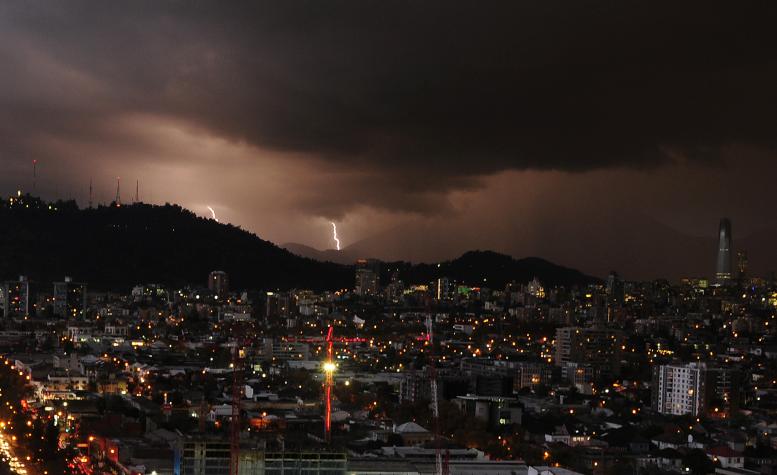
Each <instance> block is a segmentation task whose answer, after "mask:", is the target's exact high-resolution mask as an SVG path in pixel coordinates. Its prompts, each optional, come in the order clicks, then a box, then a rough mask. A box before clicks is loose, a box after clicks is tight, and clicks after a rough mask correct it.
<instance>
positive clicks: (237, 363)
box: [229, 325, 255, 475]
mask: <svg viewBox="0 0 777 475" xmlns="http://www.w3.org/2000/svg"><path fill="white" fill-rule="evenodd" d="M245 330H246V328H242V325H233V328H232V332H233V334H234V335H236V337H235V348H234V350H233V352H232V419H231V420H230V423H229V431H230V432H229V452H230V461H229V474H230V475H238V473H240V398H241V397H242V395H243V391H242V389H241V387H240V385H241V383H242V378H241V373H242V371H243V367H242V358H241V354H240V347H241V345H246V344H250V343H251V341H252V340H251V335H254V334H255V333H254V329H253V328H252V329H251V331H250V332H247V331H245Z"/></svg>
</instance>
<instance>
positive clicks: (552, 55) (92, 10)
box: [0, 0, 777, 216]
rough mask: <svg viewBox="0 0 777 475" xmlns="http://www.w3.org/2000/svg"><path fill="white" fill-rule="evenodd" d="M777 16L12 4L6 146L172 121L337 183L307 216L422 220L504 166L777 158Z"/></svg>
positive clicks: (314, 198) (105, 137)
mask: <svg viewBox="0 0 777 475" xmlns="http://www.w3.org/2000/svg"><path fill="white" fill-rule="evenodd" d="M775 20H777V16H776V15H775V10H774V6H773V5H772V4H771V3H769V2H763V3H759V2H666V3H664V2H655V1H649V2H626V1H622V2H612V1H607V2H604V1H602V2H573V1H547V0H542V1H534V2H529V1H524V2H515V1H504V2H489V1H476V2H475V1H473V2H451V1H440V2H437V1H428V0H427V1H386V0H380V1H369V0H354V1H318V0H317V1H307V2H300V1H289V0H284V1H275V2H216V1H214V2H185V1H170V2H160V1H158V0H155V1H146V2H100V1H94V2H53V1H52V2H29V1H25V2H21V1H20V2H6V3H5V4H4V5H2V6H0V27H1V29H0V42H1V43H2V45H1V46H0V55H1V56H0V59H2V60H3V61H4V64H5V65H4V70H5V71H4V74H3V75H2V77H0V86H1V87H2V91H0V105H2V110H1V111H0V136H2V138H3V139H4V140H5V145H4V147H5V149H4V150H3V153H4V155H5V156H25V157H28V156H35V155H36V154H44V153H45V154H48V155H56V153H57V145H58V144H59V143H60V141H61V140H64V139H65V138H66V140H67V141H70V142H73V141H76V142H77V141H79V140H83V141H95V140H98V141H100V142H101V145H102V146H103V147H104V148H105V150H110V149H111V148H112V147H113V148H116V147H119V148H137V149H141V150H142V149H143V146H142V144H136V143H132V141H133V138H132V137H127V136H125V135H124V134H123V133H122V131H121V130H117V128H116V125H115V121H116V119H117V118H118V117H125V116H128V115H132V114H137V115H141V116H142V115H147V116H150V117H162V118H166V119H168V120H175V121H180V122H181V123H184V124H189V125H190V126H191V127H193V128H194V129H195V130H197V131H198V133H202V134H210V135H213V136H217V137H222V138H228V139H229V140H232V141H235V142H238V143H245V144H247V145H250V146H253V147H256V148H257V149H263V150H275V151H284V152H292V153H295V154H299V155H302V156H307V157H310V158H311V159H314V160H315V162H311V163H315V167H316V168H318V167H322V168H331V170H333V172H335V173H336V172H337V171H341V172H342V173H343V174H344V175H342V176H343V178H340V179H335V178H333V183H335V184H337V185H339V186H336V187H334V188H333V189H330V190H329V192H328V194H327V198H326V199H322V197H321V196H318V195H304V194H303V198H301V199H300V203H301V206H304V207H305V208H306V209H308V210H309V211H311V212H314V213H321V214H324V215H328V216H332V215H334V214H336V213H338V212H339V213H342V212H343V210H346V209H348V208H349V206H353V203H355V202H358V203H360V204H364V205H367V206H374V207H377V208H389V209H391V208H396V209H400V210H411V211H422V212H430V211H432V210H434V209H444V208H446V198H445V193H447V192H449V191H451V190H457V189H462V188H464V189H471V188H473V187H477V186H478V183H479V182H478V177H481V176H483V175H486V174H491V173H495V172H498V171H503V170H508V169H554V170H564V171H586V170H592V169H601V168H610V167H653V166H657V165H661V164H663V163H665V162H667V161H671V160H675V159H677V158H678V157H679V158H681V159H688V160H691V161H694V160H698V161H707V162H708V161H714V160H715V157H716V156H717V153H718V151H719V149H720V148H721V147H723V146H727V145H729V144H732V143H734V144H737V143H743V144H747V145H753V146H761V147H772V146H773V145H774V140H775V134H774V131H775V126H777V115H775V113H774V111H775V110H776V109H775V107H776V106H777V91H776V89H775V87H774V84H775V83H776V82H777V67H776V66H777V65H776V64H775V62H776V61H777V58H776V57H775V55H774V53H773V51H774V46H775V41H774V31H773V25H774V24H775ZM310 173H311V174H315V173H316V170H311V171H310ZM327 200H328V201H327Z"/></svg>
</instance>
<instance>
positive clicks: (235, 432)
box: [229, 342, 241, 475]
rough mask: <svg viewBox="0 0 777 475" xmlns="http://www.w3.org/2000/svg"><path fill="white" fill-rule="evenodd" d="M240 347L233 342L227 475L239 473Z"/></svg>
mask: <svg viewBox="0 0 777 475" xmlns="http://www.w3.org/2000/svg"><path fill="white" fill-rule="evenodd" d="M239 363H240V345H239V344H238V343H237V342H235V349H234V351H233V352H232V418H231V419H230V421H229V454H230V460H229V475H238V473H240V395H241V391H240V381H239V379H240V376H238V364H239Z"/></svg>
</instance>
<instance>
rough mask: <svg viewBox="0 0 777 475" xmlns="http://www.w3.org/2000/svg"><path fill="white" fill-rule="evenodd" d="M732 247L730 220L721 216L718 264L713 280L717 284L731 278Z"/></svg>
mask: <svg viewBox="0 0 777 475" xmlns="http://www.w3.org/2000/svg"><path fill="white" fill-rule="evenodd" d="M733 248H734V243H733V241H732V238H731V221H729V219H728V218H723V219H721V220H720V229H719V231H718V265H717V267H716V268H715V280H716V282H717V283H718V284H725V283H726V282H728V281H730V280H731V277H732V272H731V271H732V252H733Z"/></svg>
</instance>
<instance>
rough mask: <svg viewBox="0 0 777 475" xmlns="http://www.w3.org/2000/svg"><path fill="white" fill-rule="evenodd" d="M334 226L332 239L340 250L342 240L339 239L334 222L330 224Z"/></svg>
mask: <svg viewBox="0 0 777 475" xmlns="http://www.w3.org/2000/svg"><path fill="white" fill-rule="evenodd" d="M329 223H330V224H331V225H332V239H334V240H335V244H336V245H337V250H338V251H339V250H340V240H339V239H338V238H337V225H336V224H335V222H334V221H330V222H329Z"/></svg>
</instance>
